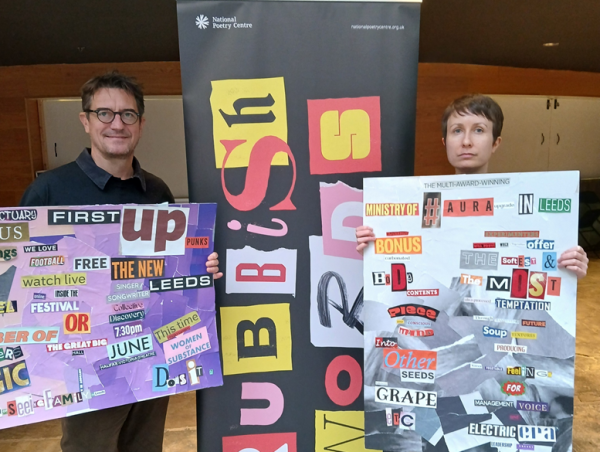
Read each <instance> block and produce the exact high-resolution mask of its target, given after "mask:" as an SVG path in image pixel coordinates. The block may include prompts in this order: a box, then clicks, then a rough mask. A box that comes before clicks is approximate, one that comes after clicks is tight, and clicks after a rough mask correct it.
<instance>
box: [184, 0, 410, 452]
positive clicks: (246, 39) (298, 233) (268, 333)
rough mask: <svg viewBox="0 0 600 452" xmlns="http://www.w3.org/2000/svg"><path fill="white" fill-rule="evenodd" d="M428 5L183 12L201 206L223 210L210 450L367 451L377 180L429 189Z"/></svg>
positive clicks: (203, 434) (193, 188)
mask: <svg viewBox="0 0 600 452" xmlns="http://www.w3.org/2000/svg"><path fill="white" fill-rule="evenodd" d="M419 15H420V4H419V2H384V3H372V2H345V3H342V2H321V1H319V2H271V1H265V2H258V1H257V2H254V1H244V2H236V1H221V2H213V1H194V2H182V1H180V2H178V19H179V41H180V56H181V73H182V82H183V101H184V115H185V132H186V145H187V161H188V178H189V181H190V182H189V183H190V199H191V200H193V201H194V202H204V201H208V200H210V201H211V202H217V203H218V214H217V223H216V229H215V231H216V235H215V249H216V250H217V251H218V252H219V255H220V261H221V267H222V268H223V269H224V271H225V277H224V278H223V279H222V280H220V281H217V283H216V284H215V289H216V293H217V295H216V296H217V306H218V308H219V309H218V311H217V314H218V317H219V323H218V327H219V334H220V340H221V350H222V355H221V357H222V360H223V375H224V386H223V387H221V388H218V389H209V390H205V391H201V392H198V402H197V409H198V411H197V412H198V449H199V450H201V451H211V452H212V451H223V452H240V451H243V450H245V451H249V450H252V451H259V452H276V451H279V452H282V451H287V452H296V451H311V450H315V451H325V450H338V449H340V450H349V451H362V450H364V415H363V373H362V367H363V350H362V347H363V319H362V308H363V285H362V257H361V256H360V255H359V254H358V253H357V252H356V251H355V246H356V244H355V238H354V229H355V228H356V227H357V226H359V225H360V224H362V221H363V220H362V179H363V177H369V176H379V177H381V176H408V175H412V173H413V160H414V137H415V132H414V129H415V103H416V86H417V57H418V37H419Z"/></svg>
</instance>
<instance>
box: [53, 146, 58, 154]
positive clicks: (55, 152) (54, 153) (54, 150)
mask: <svg viewBox="0 0 600 452" xmlns="http://www.w3.org/2000/svg"><path fill="white" fill-rule="evenodd" d="M54 157H58V152H56V143H54Z"/></svg>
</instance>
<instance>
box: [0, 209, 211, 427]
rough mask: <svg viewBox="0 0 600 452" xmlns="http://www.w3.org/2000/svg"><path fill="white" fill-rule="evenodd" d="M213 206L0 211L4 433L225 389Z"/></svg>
mask: <svg viewBox="0 0 600 452" xmlns="http://www.w3.org/2000/svg"><path fill="white" fill-rule="evenodd" d="M215 216H216V204H181V205H166V204H165V205H106V206H78V207H36V208H18V209H4V210H2V211H0V415H1V416H0V428H8V427H14V426H17V425H23V424H30V423H33V422H40V421H46V420H49V419H56V418H62V417H66V416H72V415H76V414H79V413H84V412H88V411H94V410H100V409H104V408H109V407H113V406H118V405H124V404H128V403H133V402H137V401H142V400H148V399H153V398H157V397H164V396H169V395H173V394H177V393H181V392H186V391H193V390H198V389H202V388H206V387H212V386H220V385H222V373H221V364H220V361H219V344H218V342H217V334H216V326H215V294H214V287H213V277H212V274H209V273H207V271H206V266H205V264H206V260H207V257H208V255H209V254H210V253H211V252H212V250H213V247H214V243H213V238H214V225H215Z"/></svg>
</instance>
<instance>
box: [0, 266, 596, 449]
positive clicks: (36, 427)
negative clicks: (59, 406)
mask: <svg viewBox="0 0 600 452" xmlns="http://www.w3.org/2000/svg"><path fill="white" fill-rule="evenodd" d="M578 295H579V298H578V302H577V305H578V306H577V357H576V359H575V427H574V437H573V451H574V452H597V451H599V450H600V387H599V385H598V383H599V382H600V352H599V351H598V349H599V342H600V260H598V259H594V260H592V261H591V262H590V269H589V272H588V276H587V277H586V278H584V279H583V280H582V281H581V282H580V283H579V290H578ZM60 437H61V429H60V422H59V421H49V422H42V423H39V424H32V425H27V426H23V427H15V428H12V429H7V430H0V450H9V451H10V452H33V451H35V452H58V451H60ZM164 450H165V451H166V452H192V451H195V450H196V398H195V393H194V392H189V393H186V394H182V395H178V396H174V397H171V401H170V403H169V412H168V414H167V425H166V432H165V442H164ZM210 452H217V451H210ZM306 452H309V451H306Z"/></svg>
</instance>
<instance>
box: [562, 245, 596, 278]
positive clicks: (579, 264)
mask: <svg viewBox="0 0 600 452" xmlns="http://www.w3.org/2000/svg"><path fill="white" fill-rule="evenodd" d="M589 261H590V260H589V259H588V257H587V254H586V253H585V251H584V250H583V248H582V247H580V246H574V247H573V248H569V249H568V250H567V251H565V252H564V253H562V254H561V255H560V257H559V258H558V267H559V268H566V269H567V270H571V271H572V272H573V273H575V276H577V279H580V278H583V277H584V276H585V275H587V268H588V262H589Z"/></svg>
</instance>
